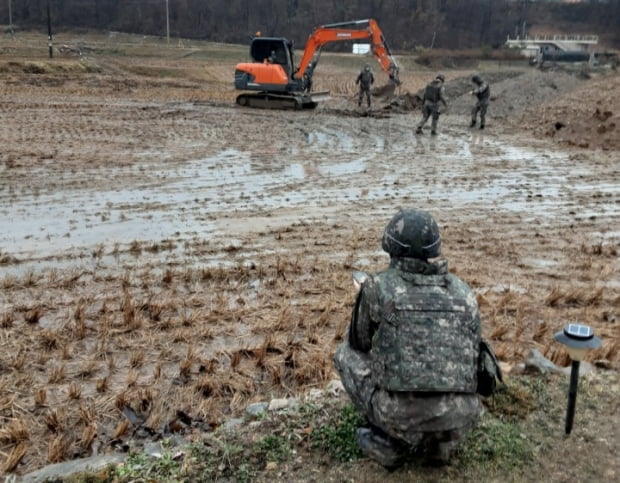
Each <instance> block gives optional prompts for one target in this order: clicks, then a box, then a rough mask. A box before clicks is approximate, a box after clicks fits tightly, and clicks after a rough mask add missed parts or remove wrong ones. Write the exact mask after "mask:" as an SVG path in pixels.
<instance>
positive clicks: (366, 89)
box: [355, 64, 375, 108]
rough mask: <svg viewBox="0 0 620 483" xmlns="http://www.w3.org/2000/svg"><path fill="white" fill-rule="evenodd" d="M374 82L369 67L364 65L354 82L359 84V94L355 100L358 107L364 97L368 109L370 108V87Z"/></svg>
mask: <svg viewBox="0 0 620 483" xmlns="http://www.w3.org/2000/svg"><path fill="white" fill-rule="evenodd" d="M374 82H375V76H374V75H373V74H372V71H371V70H370V66H369V65H368V64H366V65H365V66H364V68H363V69H362V70H361V72H360V73H359V75H358V76H357V79H356V80H355V83H356V84H359V86H360V93H359V97H358V99H357V105H358V106H361V105H362V98H363V97H364V96H366V100H367V101H368V108H370V104H371V100H370V87H371V86H372V85H373V83H374Z"/></svg>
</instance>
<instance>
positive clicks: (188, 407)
mask: <svg viewBox="0 0 620 483" xmlns="http://www.w3.org/2000/svg"><path fill="white" fill-rule="evenodd" d="M228 67H229V65H224V66H223V67H222V68H221V69H222V72H228V70H227V68H228ZM349 74H350V73H349V72H343V73H340V74H339V75H341V76H348V75H349ZM461 74H463V75H468V74H467V73H456V72H455V73H450V77H451V78H457V77H458V76H459V75H461ZM334 75H335V74H334ZM335 78H336V79H338V78H339V77H337V76H336V77H335ZM342 78H343V77H340V79H342ZM218 82H219V84H218ZM423 82H424V79H423V78H420V79H417V80H413V79H412V80H410V83H411V85H423ZM218 85H224V86H226V87H223V88H218V87H217V86H218ZM233 97H234V92H232V91H231V90H230V86H229V84H225V83H224V80H220V81H214V83H213V84H209V85H208V86H207V88H205V84H201V83H197V82H195V81H192V80H186V79H182V80H174V81H169V80H166V79H164V80H158V79H156V80H153V79H152V78H150V77H149V78H144V77H141V76H137V75H130V74H127V73H124V74H122V73H118V72H112V71H104V72H94V73H91V72H87V73H76V74H74V73H69V74H67V73H63V74H59V73H57V72H56V73H50V74H46V73H43V74H38V75H33V74H24V73H20V72H17V73H15V72H10V73H5V74H3V78H2V82H1V84H0V124H1V128H0V145H2V147H3V149H2V152H1V153H0V179H2V183H1V185H0V286H1V288H2V290H1V292H0V326H1V329H0V330H1V332H0V333H1V334H2V335H1V337H2V346H3V351H2V355H0V390H1V391H0V398H1V399H0V410H1V411H2V415H3V418H4V424H5V428H4V429H3V430H2V432H0V445H1V446H0V450H1V451H2V454H3V455H5V465H7V466H5V469H6V468H7V467H9V468H10V467H11V463H12V460H11V458H13V459H15V458H17V456H18V454H19V452H20V451H21V449H20V450H19V451H17V454H16V453H15V450H16V449H18V448H20V444H22V443H23V444H24V450H23V454H22V455H21V457H20V458H19V460H18V461H19V464H17V463H16V464H15V466H14V467H13V468H10V469H15V471H17V472H24V471H26V470H31V469H33V468H36V467H40V466H41V465H42V464H44V463H45V462H46V461H47V462H54V461H59V460H63V459H66V458H71V457H76V456H80V455H87V454H91V453H92V452H93V448H95V447H99V446H101V445H103V446H104V447H109V446H115V445H120V444H122V441H123V440H124V439H126V438H128V437H129V436H134V437H135V436H136V434H135V433H133V434H132V433H131V428H130V425H128V424H127V423H126V420H127V418H126V416H127V411H129V410H131V412H132V413H133V415H134V416H135V417H136V418H138V419H139V420H140V421H141V422H144V423H145V425H147V426H148V427H149V428H154V430H156V431H159V430H160V428H163V427H169V425H170V424H171V423H172V422H173V421H174V420H175V419H176V418H177V417H178V414H179V413H178V411H179V410H182V411H184V412H185V413H187V414H191V417H192V418H193V419H194V420H195V421H199V422H200V424H202V425H204V426H205V427H208V426H212V425H216V424H218V423H219V422H221V420H222V419H223V418H225V417H228V416H230V415H233V414H237V413H238V412H239V411H241V410H242V409H243V408H244V407H245V405H246V404H247V403H249V402H252V401H258V400H263V399H264V398H265V397H268V396H273V395H291V394H294V393H296V392H297V391H301V390H305V389H308V388H310V387H315V386H320V385H322V384H324V383H325V382H326V381H328V380H330V379H331V378H333V377H334V376H335V374H334V371H333V368H332V364H331V355H332V354H333V351H334V349H335V346H336V344H338V343H339V342H340V340H341V339H342V336H343V334H344V333H345V330H346V326H347V322H348V316H349V312H350V307H351V303H352V300H353V296H354V293H353V286H352V284H351V283H350V273H351V271H352V270H356V269H362V270H369V271H372V270H377V269H380V268H382V267H383V266H385V264H386V263H387V256H386V255H385V254H384V253H383V252H381V251H380V236H381V233H382V229H383V227H384V225H385V223H386V222H387V220H389V218H390V217H391V216H392V215H393V214H394V213H395V211H396V210H397V209H398V207H420V208H424V209H428V210H430V211H431V212H432V213H433V214H434V216H435V217H436V219H437V221H438V223H439V225H440V227H441V230H442V236H443V247H444V248H443V254H444V256H445V257H446V258H448V260H449V262H450V265H451V267H452V270H453V271H455V272H456V273H457V274H458V275H459V276H461V277H462V278H463V279H464V280H466V281H467V282H468V283H469V284H470V285H471V286H472V287H473V288H474V289H475V291H476V293H477V295H478V299H479V302H480V305H481V310H482V314H483V332H484V335H485V336H486V337H487V338H489V339H490V340H491V341H492V343H493V345H494V347H495V348H496V351H497V353H498V355H499V357H500V358H501V359H502V360H504V361H506V362H508V363H510V364H514V363H517V362H520V361H521V360H522V358H523V357H524V355H525V354H526V353H527V351H528V350H530V349H531V348H538V349H539V350H541V352H543V353H544V354H545V355H546V356H547V357H549V358H551V359H552V360H553V361H554V362H556V363H559V364H561V365H565V364H566V363H567V362H568V359H567V355H566V353H565V351H564V350H563V349H562V348H561V347H559V346H558V344H556V343H555V342H554V341H553V334H554V333H555V332H556V331H557V330H559V329H560V328H561V327H562V326H563V325H564V324H565V323H566V322H568V321H573V320H578V321H580V322H582V323H586V324H589V325H591V326H593V327H594V329H595V331H596V333H597V334H598V335H599V336H601V337H602V338H603V341H604V344H603V347H602V348H601V349H598V350H596V351H593V352H592V353H591V354H590V355H589V359H590V360H592V361H594V360H604V361H607V362H605V364H607V365H611V366H614V364H615V365H616V367H617V363H618V361H619V360H620V353H619V351H618V345H619V334H618V330H617V327H618V325H617V324H618V320H617V319H618V316H619V314H618V307H619V306H620V277H619V275H618V273H619V272H618V269H619V261H618V247H619V244H620V231H618V226H619V225H618V220H619V219H620V216H619V214H620V186H619V184H618V179H619V174H620V166H619V164H618V152H617V151H611V150H607V151H594V150H584V149H579V150H570V149H568V150H567V149H562V148H558V147H557V145H556V144H552V142H551V141H549V140H547V139H544V138H536V137H533V136H532V135H531V134H530V132H529V131H524V130H520V129H517V128H515V127H512V126H509V125H505V124H504V123H500V122H499V119H495V120H494V119H493V114H492V111H491V113H490V120H489V122H488V129H487V130H485V131H484V132H480V131H477V130H470V129H469V128H467V127H466V126H467V120H466V119H464V117H463V115H462V113H459V112H451V113H449V114H448V115H446V116H444V117H442V119H441V121H440V134H439V136H437V137H431V136H429V135H428V133H426V134H424V135H422V136H416V135H414V129H413V128H412V126H413V125H414V123H416V122H417V120H418V116H419V113H418V112H404V113H397V112H393V111H390V110H384V109H381V107H382V106H377V108H376V111H373V112H371V115H369V116H368V115H366V113H365V112H364V111H358V110H356V108H355V103H354V101H353V92H351V93H350V94H348V95H344V94H343V95H341V96H336V97H334V98H333V99H332V100H331V101H328V103H326V105H323V106H320V107H319V108H317V109H316V110H315V111H308V112H280V111H278V112H272V111H260V110H251V109H243V108H239V107H235V106H234V104H233V103H232V102H231V101H230V100H231V99H232V98H233ZM214 99H220V100H214ZM221 99H225V100H221ZM126 408H129V409H126ZM124 409H125V416H123V410H124ZM137 436H140V435H137Z"/></svg>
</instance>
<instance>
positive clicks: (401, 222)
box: [381, 209, 441, 260]
mask: <svg viewBox="0 0 620 483" xmlns="http://www.w3.org/2000/svg"><path fill="white" fill-rule="evenodd" d="M381 247H382V248H383V250H384V251H386V252H387V253H389V254H390V256H393V257H405V258H419V259H421V260H428V259H429V258H435V257H438V256H439V254H440V253H441V236H440V235H439V227H438V226H437V223H436V222H435V219H434V218H433V216H432V215H431V214H430V213H429V212H428V211H423V210H416V209H405V210H400V211H399V212H398V213H396V214H395V215H394V216H393V217H392V219H391V220H390V222H389V223H388V224H387V226H386V227H385V230H384V232H383V240H382V242H381Z"/></svg>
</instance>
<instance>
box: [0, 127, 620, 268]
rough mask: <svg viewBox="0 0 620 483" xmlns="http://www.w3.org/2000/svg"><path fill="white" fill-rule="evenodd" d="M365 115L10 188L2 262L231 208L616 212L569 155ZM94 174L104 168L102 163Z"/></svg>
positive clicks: (613, 191)
mask: <svg viewBox="0 0 620 483" xmlns="http://www.w3.org/2000/svg"><path fill="white" fill-rule="evenodd" d="M374 121H375V122H377V123H380V122H386V123H389V122H390V121H389V120H386V121H383V120H374ZM359 122H360V124H358V125H356V126H353V128H352V131H353V132H357V131H358V130H362V131H364V130H365V131H366V132H363V135H362V139H360V140H357V139H356V138H355V137H354V136H353V135H352V134H351V132H349V131H343V130H338V129H335V128H334V127H331V126H325V127H323V128H322V129H319V130H316V131H305V138H306V141H307V144H305V145H304V144H300V143H297V144H295V146H294V148H295V149H292V148H291V149H275V148H274V149H272V148H269V147H261V148H258V147H257V148H256V149H255V150H254V151H241V150H238V149H226V150H223V151H221V152H219V153H217V154H216V155H214V156H211V157H207V158H205V159H199V160H191V161H187V162H184V163H171V164H170V166H166V165H164V164H161V163H159V164H157V165H156V168H154V167H153V166H152V165H149V163H148V162H144V164H143V165H140V166H135V165H134V166H131V167H127V168H123V167H115V168H114V172H113V173H112V175H113V177H114V179H117V178H118V179H123V177H125V176H126V175H127V176H126V177H130V178H131V181H129V182H127V183H125V184H124V185H121V186H118V187H107V188H106V187H103V188H101V189H82V190H80V189H76V188H75V187H74V186H73V187H72V189H70V190H63V189H62V186H63V183H70V182H71V174H70V173H63V174H61V175H60V178H61V179H60V181H61V182H60V183H59V185H58V189H56V190H52V189H48V190H47V191H45V192H43V193H41V192H36V193H34V192H33V193H28V192H26V193H23V194H19V193H15V192H12V194H11V196H10V197H9V195H7V194H5V191H7V190H4V191H2V192H0V201H1V202H2V203H1V204H0V259H1V256H2V255H4V256H6V255H10V256H12V257H15V258H17V259H27V260H28V259H31V260H46V259H47V260H52V259H53V257H56V256H61V255H62V254H63V253H64V254H67V253H70V252H72V251H78V252H80V251H82V250H86V251H87V253H89V252H90V251H92V250H93V249H94V248H95V247H101V246H103V247H106V249H105V250H103V251H104V252H109V251H110V249H111V247H112V246H114V245H121V246H127V245H129V244H131V243H132V242H133V241H135V240H149V241H151V242H152V241H157V240H167V239H173V240H187V239H194V238H197V239H211V238H213V237H215V236H218V235H221V233H222V231H223V230H226V229H227V226H226V223H227V222H224V223H223V222H222V221H221V220H222V218H224V220H229V218H230V215H233V214H247V218H248V219H251V218H252V217H253V216H254V215H256V214H261V213H262V214H265V213H269V216H272V215H273V213H274V212H276V211H277V210H280V209H282V210H284V209H286V210H290V209H298V210H299V213H301V215H300V216H301V217H306V218H308V219H312V218H313V217H314V218H318V217H320V216H321V212H323V211H324V210H333V209H334V208H336V209H340V210H346V203H349V202H355V201H357V200H359V199H361V198H364V199H367V200H377V201H386V202H390V203H392V204H394V203H396V204H400V201H399V200H400V199H401V198H403V197H406V198H407V199H413V200H433V202H434V203H438V204H439V205H440V206H442V205H443V204H445V205H446V206H447V207H449V206H454V205H458V206H463V205H470V206H472V209H473V208H474V207H475V206H476V205H480V206H485V207H487V208H488V207H489V206H491V207H493V209H495V210H506V211H513V212H523V213H527V214H528V216H530V217H536V218H539V219H545V218H547V219H555V218H557V217H558V216H563V217H566V218H567V220H571V219H573V218H574V217H575V216H580V217H596V216H598V215H603V214H604V215H605V216H607V217H608V216H617V215H618V214H619V213H620V206H619V205H618V203H617V202H615V203H614V199H616V200H617V196H618V192H619V191H620V188H619V186H618V185H617V184H613V183H609V182H605V181H599V180H598V179H596V177H594V176H590V175H589V173H588V172H587V171H586V170H583V169H579V167H575V166H571V165H570V163H572V161H570V160H569V157H568V155H567V154H566V153H562V152H552V153H551V154H542V153H541V152H538V151H536V150H528V149H522V148H517V147H515V146H511V145H506V144H503V143H501V142H499V141H497V140H496V139H491V138H488V137H487V138H484V137H480V136H472V137H470V138H469V137H456V136H454V137H452V136H448V135H443V136H440V139H429V138H428V137H426V138H414V137H412V135H411V132H410V130H409V128H408V127H407V129H405V128H404V127H403V126H398V125H394V126H387V127H386V126H383V127H382V128H381V130H378V131H377V132H387V133H390V137H389V138H384V137H381V136H379V135H377V134H370V132H369V128H368V127H367V126H365V125H364V126H362V124H361V122H362V121H359ZM162 166H164V167H162ZM97 174H98V175H100V176H105V173H103V172H102V170H100V172H99V173H97ZM141 174H144V176H141ZM33 176H49V174H48V173H46V172H45V171H42V172H41V173H39V174H38V175H36V174H34V175H33ZM576 179H577V180H578V181H579V182H578V183H576V182H575V180H576ZM593 192H596V193H600V194H601V197H603V198H604V197H607V198H605V199H603V201H602V202H601V203H600V204H597V205H595V206H587V205H576V206H574V210H575V211H573V212H572V214H571V212H570V210H569V208H567V206H569V205H567V202H566V200H567V199H569V198H570V199H571V200H573V199H575V197H577V198H579V196H580V195H581V194H584V195H588V194H590V193H593ZM606 199H608V200H609V202H606ZM577 212H578V213H577ZM231 231H233V232H234V231H235V230H234V229H232V228H231ZM617 233H618V232H617V231H616V232H614V235H610V233H609V232H603V233H601V236H602V237H612V236H613V237H616V236H617ZM50 264H52V265H53V261H52V262H50ZM4 268H5V267H2V266H0V272H2V271H4Z"/></svg>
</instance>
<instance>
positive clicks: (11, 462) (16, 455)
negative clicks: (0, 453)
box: [2, 442, 28, 473]
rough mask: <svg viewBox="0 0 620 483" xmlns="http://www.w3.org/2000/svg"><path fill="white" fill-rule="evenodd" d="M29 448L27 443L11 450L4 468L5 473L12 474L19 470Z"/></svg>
mask: <svg viewBox="0 0 620 483" xmlns="http://www.w3.org/2000/svg"><path fill="white" fill-rule="evenodd" d="M27 451H28V446H27V445H26V443H23V442H22V443H19V444H18V445H17V446H15V447H13V448H11V451H10V453H9V455H8V456H7V458H6V460H5V462H4V465H3V467H2V472H3V473H11V472H13V471H14V470H15V468H17V465H19V463H20V461H21V460H22V458H23V457H24V456H25V455H26V453H27Z"/></svg>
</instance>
